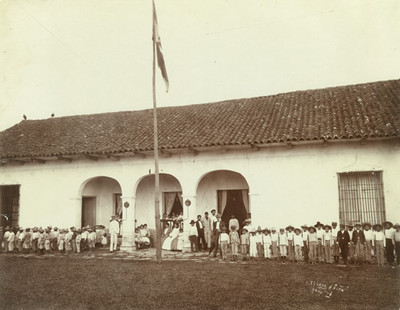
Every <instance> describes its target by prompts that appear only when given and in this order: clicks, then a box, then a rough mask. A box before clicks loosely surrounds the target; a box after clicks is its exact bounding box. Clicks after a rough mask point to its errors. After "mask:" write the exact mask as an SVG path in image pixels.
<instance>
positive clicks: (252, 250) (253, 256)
mask: <svg viewBox="0 0 400 310" xmlns="http://www.w3.org/2000/svg"><path fill="white" fill-rule="evenodd" d="M249 239H250V240H249V241H250V260H255V259H256V257H257V237H256V230H255V229H254V228H253V229H252V230H251V231H250V238H249Z"/></svg>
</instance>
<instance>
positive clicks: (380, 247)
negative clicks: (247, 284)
mask: <svg viewBox="0 0 400 310" xmlns="http://www.w3.org/2000/svg"><path fill="white" fill-rule="evenodd" d="M218 244H219V246H220V253H221V258H222V259H224V260H225V259H227V258H228V253H229V249H230V253H231V257H232V260H237V257H238V251H239V248H240V252H241V254H242V256H243V260H249V259H250V260H256V259H258V260H261V259H263V260H274V261H281V262H282V263H285V262H286V259H287V258H288V260H289V261H290V262H296V263H303V262H304V263H311V264H316V263H329V264H332V263H336V264H339V262H340V258H339V257H340V256H341V258H342V262H343V263H344V264H347V262H348V261H350V263H352V264H362V263H366V264H373V263H375V264H377V265H380V266H381V265H384V264H385V256H386V262H387V263H388V264H389V265H394V264H395V258H396V261H397V265H398V266H399V265H400V225H399V224H395V225H393V224H392V223H391V222H388V221H387V222H384V223H383V224H382V225H381V224H375V225H371V224H370V223H363V224H360V223H357V224H355V225H354V226H353V225H340V227H339V228H338V225H337V223H336V222H332V225H323V224H322V223H320V222H317V223H316V224H315V225H313V226H310V227H309V226H307V225H303V226H301V229H300V228H295V227H293V226H291V225H289V226H288V227H286V228H285V229H284V228H280V229H279V232H278V230H277V229H276V228H275V227H272V228H271V229H268V228H265V229H262V228H261V227H258V229H255V228H253V227H251V225H250V221H247V222H246V223H245V226H244V227H243V228H242V230H241V235H240V238H239V234H238V232H237V229H236V227H234V226H231V227H230V231H229V233H228V232H227V228H226V227H223V228H222V230H221V233H220V234H219V239H218Z"/></svg>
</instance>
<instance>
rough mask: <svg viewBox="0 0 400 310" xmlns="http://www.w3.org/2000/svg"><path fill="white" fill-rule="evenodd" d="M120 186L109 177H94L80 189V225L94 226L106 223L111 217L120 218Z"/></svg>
mask: <svg viewBox="0 0 400 310" xmlns="http://www.w3.org/2000/svg"><path fill="white" fill-rule="evenodd" d="M121 193H122V191H121V186H120V185H119V183H118V181H116V180H115V179H113V178H109V177H95V178H92V179H90V180H88V181H87V182H86V184H85V185H84V187H83V189H82V217H81V225H82V227H83V226H87V225H89V226H94V225H104V226H106V227H108V223H109V221H110V218H111V216H112V215H114V214H116V215H118V216H119V217H120V218H121V217H122V201H121Z"/></svg>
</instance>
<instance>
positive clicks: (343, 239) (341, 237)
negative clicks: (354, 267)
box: [337, 224, 350, 265]
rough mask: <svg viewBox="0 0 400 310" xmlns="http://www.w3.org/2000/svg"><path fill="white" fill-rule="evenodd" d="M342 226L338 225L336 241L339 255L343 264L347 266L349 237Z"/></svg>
mask: <svg viewBox="0 0 400 310" xmlns="http://www.w3.org/2000/svg"><path fill="white" fill-rule="evenodd" d="M345 227H346V226H345V225H344V224H340V230H339V231H338V234H337V239H338V243H339V247H340V254H341V255H342V259H343V263H344V264H345V265H347V258H348V251H349V243H350V235H349V232H348V231H347V230H346V229H345Z"/></svg>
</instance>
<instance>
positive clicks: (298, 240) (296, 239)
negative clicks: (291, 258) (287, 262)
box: [293, 228, 303, 264]
mask: <svg viewBox="0 0 400 310" xmlns="http://www.w3.org/2000/svg"><path fill="white" fill-rule="evenodd" d="M294 233H295V234H294V236H293V246H294V254H295V260H296V262H297V263H298V264H300V261H301V248H302V247H303V237H302V236H301V230H300V229H299V228H295V229H294Z"/></svg>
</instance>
